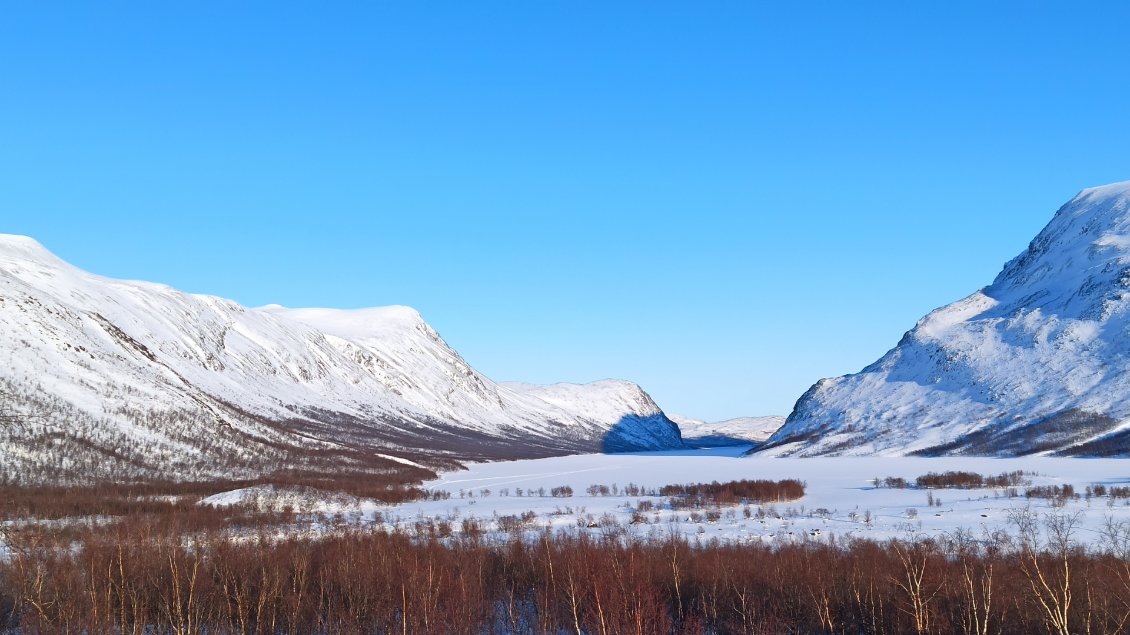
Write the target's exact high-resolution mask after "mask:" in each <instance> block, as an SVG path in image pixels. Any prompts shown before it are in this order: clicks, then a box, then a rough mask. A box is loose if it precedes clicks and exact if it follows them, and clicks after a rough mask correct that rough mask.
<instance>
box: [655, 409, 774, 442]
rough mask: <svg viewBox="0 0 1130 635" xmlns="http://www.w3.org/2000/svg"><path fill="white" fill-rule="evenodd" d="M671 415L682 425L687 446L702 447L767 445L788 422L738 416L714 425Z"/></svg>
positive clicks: (681, 428)
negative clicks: (775, 433) (745, 444)
mask: <svg viewBox="0 0 1130 635" xmlns="http://www.w3.org/2000/svg"><path fill="white" fill-rule="evenodd" d="M667 416H668V417H670V419H671V420H672V421H674V422H675V423H677V424H678V425H679V431H680V432H682V434H683V439H684V440H685V441H686V442H687V443H689V444H693V445H698V446H703V445H738V444H743V443H763V442H764V441H765V440H766V439H768V438H769V437H771V436H772V435H773V433H774V432H776V431H777V429H778V428H780V427H781V424H783V423H784V422H785V418H784V417H778V416H766V417H737V418H734V419H726V420H725V421H713V422H707V421H703V420H701V419H692V418H691V417H684V416H681V415H667Z"/></svg>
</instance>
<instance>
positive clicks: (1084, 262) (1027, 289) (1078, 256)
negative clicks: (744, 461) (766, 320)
mask: <svg viewBox="0 0 1130 635" xmlns="http://www.w3.org/2000/svg"><path fill="white" fill-rule="evenodd" d="M1128 347H1130V182H1125V183H1117V184H1113V185H1109V186H1104V187H1099V188H1092V189H1088V190H1084V191H1083V192H1081V193H1080V194H1079V195H1078V196H1076V197H1075V198H1074V199H1072V200H1071V201H1070V202H1068V203H1067V204H1066V205H1064V206H1063V207H1062V208H1060V210H1059V211H1058V212H1057V213H1056V214H1055V217H1054V218H1053V219H1052V220H1051V222H1050V223H1049V224H1048V225H1047V227H1046V228H1044V230H1043V231H1041V232H1040V234H1039V235H1038V236H1037V237H1036V238H1035V239H1034V240H1033V241H1032V243H1031V245H1029V247H1028V249H1027V250H1026V251H1025V252H1024V253H1022V254H1021V255H1019V256H1018V257H1016V258H1014V259H1013V260H1012V261H1010V262H1009V263H1007V264H1006V265H1005V267H1004V269H1003V270H1002V271H1001V273H1000V274H999V275H998V276H997V278H996V280H995V281H994V282H993V283H992V284H991V285H990V286H988V287H986V288H984V289H982V290H980V291H977V292H975V293H973V294H972V295H970V296H968V297H966V298H964V299H962V300H959V301H957V302H954V303H953V304H950V305H948V306H945V307H942V308H940V309H937V310H936V311H933V312H931V313H930V314H929V315H928V316H926V317H925V318H923V319H922V320H921V321H919V323H918V324H917V325H916V326H915V327H914V328H913V329H912V330H911V331H910V332H908V333H907V334H906V335H905V336H904V337H903V338H902V340H901V341H900V342H899V343H898V344H897V345H896V346H895V348H893V349H892V350H891V351H889V352H888V353H887V354H886V355H884V356H883V357H882V358H881V359H879V360H878V361H877V362H875V363H874V364H872V365H870V366H868V367H867V368H865V369H863V370H862V371H861V372H859V373H857V374H854V375H848V376H845V377H840V378H836V379H827V380H821V381H820V382H818V383H817V384H815V385H814V386H813V387H812V388H811V389H810V390H809V391H808V392H807V393H806V394H805V395H804V396H802V397H801V399H800V400H799V401H798V402H797V405H796V407H795V408H794V411H793V413H792V415H790V417H789V419H788V420H787V422H786V423H785V425H784V426H783V427H782V428H781V430H780V431H778V432H777V433H776V434H775V435H774V436H773V437H772V438H771V439H770V440H769V442H768V444H767V445H768V446H769V448H770V449H768V450H766V452H767V453H770V454H777V455H782V454H804V455H817V454H845V455H853V454H854V455H869V454H875V453H879V454H887V455H901V454H907V453H910V452H915V451H925V452H937V451H950V452H959V451H960V452H971V453H978V454H986V453H988V454H993V453H998V452H1000V453H1005V454H1016V453H1025V452H1030V451H1037V452H1051V451H1065V452H1089V451H1100V452H1103V453H1110V452H1119V453H1126V452H1128V451H1130V444H1127V443H1126V442H1125V441H1119V442H1118V443H1109V444H1108V445H1107V446H1106V447H1105V448H1103V449H1099V450H1094V447H1095V446H1082V444H1084V443H1087V442H1088V441H1095V440H1099V439H1104V438H1108V437H1110V435H1113V434H1115V433H1117V432H1119V431H1120V430H1122V429H1124V428H1126V427H1127V426H1130V372H1128V371H1130V357H1128V356H1127V355H1126V354H1125V351H1126V350H1127V348H1128ZM1065 414H1066V415H1071V416H1073V417H1074V419H1072V422H1070V423H1067V424H1065V425H1069V426H1074V427H1073V428H1072V429H1071V430H1067V431H1066V432H1064V431H1056V432H1055V433H1054V434H1052V433H1051V432H1047V433H1045V432H1042V431H1041V429H1040V428H1039V426H1040V425H1041V422H1042V421H1044V420H1047V419H1049V418H1051V417H1056V416H1063V415H1065ZM1031 426H1035V427H1031ZM1046 427H1047V428H1049V429H1050V428H1054V427H1055V426H1054V424H1048V426H1046ZM970 435H973V436H970ZM986 438H987V439H989V440H988V441H986V440H985V439H986ZM939 446H944V447H942V448H941V449H939Z"/></svg>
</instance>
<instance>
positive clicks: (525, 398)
mask: <svg viewBox="0 0 1130 635" xmlns="http://www.w3.org/2000/svg"><path fill="white" fill-rule="evenodd" d="M577 390H578V394H577V395H576V397H577V398H578V399H581V402H580V403H571V402H570V401H569V400H568V399H559V400H546V399H542V398H540V397H538V396H537V394H535V393H532V392H531V391H515V390H512V389H510V388H507V387H505V386H501V385H499V384H496V383H494V382H492V381H491V380H489V379H488V378H486V377H484V376H482V375H481V374H479V373H478V372H476V371H475V370H474V369H473V368H471V367H470V366H469V365H468V364H467V363H466V362H465V361H464V360H463V359H462V358H461V357H460V356H459V354H458V353H457V352H455V351H454V350H453V349H451V348H450V347H449V346H448V345H447V344H446V343H445V342H444V341H443V340H442V339H441V338H440V337H439V335H438V334H437V333H436V332H435V330H434V329H432V328H431V327H430V326H429V325H428V324H427V323H425V322H424V321H423V320H422V319H421V318H420V316H419V314H418V313H416V312H415V311H414V310H412V309H409V308H406V307H383V308H378V309H363V310H357V311H340V310H332V309H284V308H282V307H277V306H271V307H263V308H260V309H250V308H246V307H243V306H240V305H239V304H237V303H235V302H232V301H230V300H224V299H222V298H216V297H211V296H201V295H191V294H186V293H181V292H179V291H177V290H175V289H172V288H170V287H167V286H163V285H158V284H151V283H146V282H129V281H120V280H111V279H107V278H102V277H99V276H95V275H91V274H88V273H86V272H83V271H81V270H78V269H76V268H74V267H72V266H70V265H68V264H66V263H65V262H63V261H61V260H59V259H58V258H56V257H55V256H54V255H52V254H51V253H49V252H48V251H47V250H45V249H44V248H43V247H42V246H40V245H39V244H38V243H36V242H35V241H34V240H31V239H29V238H24V237H19V236H4V235H0V398H2V397H6V398H4V399H3V403H5V404H6V406H5V407H6V408H7V409H9V410H15V411H17V412H20V413H23V414H24V415H25V416H23V417H21V421H22V422H23V423H22V424H21V425H19V426H8V427H7V428H6V429H5V430H3V431H2V432H3V435H4V436H0V463H3V464H4V465H5V466H6V467H7V468H9V469H10V470H11V471H14V472H20V473H25V474H30V473H31V472H33V471H34V470H33V469H32V468H35V469H48V466H49V465H51V464H53V462H54V463H59V464H60V465H59V467H58V470H61V471H62V472H68V473H74V474H81V473H83V472H84V470H86V469H87V468H88V467H90V466H91V465H96V464H100V462H109V463H110V464H113V465H117V466H118V468H117V469H121V470H124V471H125V473H127V474H138V475H152V474H154V473H157V472H161V473H164V472H167V471H185V470H187V471H189V472H191V473H198V472H202V473H210V474H223V475H228V474H234V473H239V474H244V473H254V472H256V471H257V470H258V469H260V467H261V465H260V464H261V463H263V462H264V461H267V460H272V461H276V460H277V461H283V462H285V461H286V460H287V458H286V457H288V456H289V457H293V455H294V452H295V451H296V449H297V448H300V449H302V451H304V452H319V451H325V450H328V449H334V448H336V449H341V448H346V449H351V450H353V449H361V450H366V451H368V450H371V449H376V448H379V449H385V450H389V449H391V450H401V451H403V452H408V453H411V452H419V451H422V452H425V453H430V454H433V455H447V456H454V457H461V458H503V457H509V456H542V455H547V454H561V453H569V452H581V451H599V450H602V449H603V448H604V447H605V444H606V441H608V439H609V438H613V439H617V440H620V439H624V440H625V441H624V442H623V443H619V442H618V443H617V444H616V445H617V447H622V448H623V449H654V448H665V447H672V446H676V447H677V446H681V441H680V440H679V437H678V432H677V428H676V426H675V425H674V424H673V423H672V422H670V421H669V420H667V419H666V417H665V416H664V415H663V413H662V411H660V410H659V408H658V407H657V406H655V404H654V403H653V402H651V400H650V398H646V400H645V401H646V403H644V404H642V405H640V404H638V403H637V402H638V401H639V399H640V395H642V394H643V393H642V391H640V390H639V388H638V387H637V386H635V385H633V384H629V383H627V382H610V383H605V382H602V383H600V384H598V385H596V386H594V387H591V388H588V389H586V388H584V387H579V388H578V389H577ZM644 397H646V395H644ZM604 400H608V403H605V401H604ZM590 402H591V403H590ZM592 404H598V405H599V407H595V406H592ZM631 404H636V405H634V406H633V405H631ZM641 408H642V410H641ZM644 410H646V411H647V416H645V417H642V418H641V417H639V416H638V415H640V413H641V412H643V411H644ZM27 415H34V416H27ZM622 429H627V430H628V431H630V434H628V435H627V436H625V435H624V434H623V431H622ZM50 439H61V440H62V441H59V443H61V444H62V445H65V446H66V447H67V448H68V450H67V452H69V453H70V454H69V455H66V456H63V455H60V456H55V457H54V458H51V456H49V455H50V454H51V451H50V449H49V448H50V447H51V443H49V442H48V440H50ZM403 452H402V453H403ZM63 454H66V453H63ZM72 456H73V458H71V457H72ZM228 463H230V464H231V465H232V466H235V467H230V469H229V467H228V466H227V464H228ZM79 464H81V465H79ZM84 466H85V467H84ZM170 466H177V467H175V468H174V467H170ZM106 469H109V468H106Z"/></svg>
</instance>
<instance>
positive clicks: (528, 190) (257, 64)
mask: <svg viewBox="0 0 1130 635" xmlns="http://www.w3.org/2000/svg"><path fill="white" fill-rule="evenodd" d="M1128 25H1130V4H1127V3H1109V4H1104V3H1060V4H1059V5H1058V6H1057V5H1052V4H1045V3H1041V2H1018V3H998V2H969V3H957V2H935V3H925V2H921V3H916V2H901V1H900V2H892V3H880V2H866V3H859V2H853V3H848V2H826V3H824V2H821V3H799V2H798V3H793V2H781V3H757V2H744V1H743V2H685V3H675V2H662V1H660V2H655V1H648V2H604V1H601V2H580V1H575V0H574V1H568V2H530V1H521V2H519V1H514V2H493V1H481V2H479V1H476V2H466V1H462V0H460V1H458V2H407V1H405V2H395V3H393V2H389V3H378V2H358V3H346V2H310V3H305V4H299V3H278V2H264V3H258V4H256V3H247V2H216V3H205V2H191V3H187V2H178V3H174V2H147V3H136V4H124V3H115V2H105V3H102V2H98V3H75V4H74V5H68V4H67V3H63V2H58V3H56V2H52V3H45V2H37V1H32V2H8V3H4V5H3V7H0V231H3V232H8V233H21V234H28V235H31V236H33V237H35V238H37V239H38V240H39V241H40V242H42V243H44V244H45V245H46V246H47V247H48V248H49V249H51V250H52V251H54V252H55V253H57V254H58V255H59V256H61V257H62V258H64V259H66V260H68V261H70V262H72V263H74V264H76V265H78V266H80V267H82V268H84V269H87V270H90V271H93V272H96V273H100V274H103V275H109V276H114V277H125V278H138V279H145V280H153V281H158V282H164V283H167V284H171V285H173V286H175V287H178V288H181V289H184V290H188V291H192V292H199V293H209V294H215V295H220V296H225V297H230V298H233V299H235V300H238V301H239V302H242V303H244V304H247V305H252V306H256V305H262V304H267V303H279V304H284V305H287V306H295V307H297V306H327V307H342V308H350V307H361V306H371V305H383V304H406V305H410V306H413V307H416V308H417V309H419V310H420V312H421V313H422V314H423V315H424V317H425V319H427V320H428V321H429V322H430V323H431V324H433V325H434V326H435V327H436V328H437V330H438V331H439V332H440V333H441V334H442V335H443V336H444V337H445V338H446V339H447V340H448V341H449V342H450V343H451V344H452V345H453V346H454V347H455V348H456V349H458V350H459V351H461V352H462V353H463V355H464V357H466V358H467V360H468V361H469V362H470V363H471V364H473V365H474V366H476V367H477V368H478V369H480V370H481V371H483V372H484V373H486V374H487V375H488V376H490V377H492V378H494V379H498V380H524V381H532V382H555V381H589V380H595V379H600V378H604V377H619V378H626V379H631V380H634V381H637V382H639V383H640V384H642V385H643V386H644V388H645V389H647V390H648V391H649V392H650V393H651V394H652V395H653V396H654V397H655V398H656V399H657V401H658V402H659V403H660V405H661V406H663V407H664V408H665V409H667V410H668V411H670V412H676V413H681V414H685V415H690V416H696V417H702V418H708V419H721V418H728V417H733V416H740V415H754V414H772V413H777V414H787V413H788V412H789V411H790V410H791V408H792V405H793V402H794V401H795V400H796V398H797V397H799V396H800V394H801V393H802V392H803V391H804V390H805V389H807V388H808V386H809V385H810V384H812V383H813V382H814V381H816V380H817V379H819V378H821V377H825V376H832V375H838V374H844V373H849V372H855V371H857V370H859V369H860V368H861V367H863V366H864V365H866V364H868V363H870V362H872V361H874V360H875V359H876V358H878V357H879V356H880V355H882V354H883V353H884V352H885V351H886V350H888V349H889V348H890V347H891V346H893V345H894V344H895V343H896V342H897V341H898V339H899V337H900V336H901V335H902V333H903V332H904V331H906V330H907V329H909V328H910V327H912V326H913V324H914V322H915V321H916V320H917V319H918V318H919V317H921V316H922V315H923V314H925V313H926V312H928V311H930V310H931V309H933V308H935V307H937V306H940V305H943V304H946V303H948V302H951V301H953V300H956V299H958V298H961V297H963V296H965V295H967V294H968V293H970V292H972V291H974V290H976V289H978V288H979V287H981V286H983V285H985V284H987V283H989V282H990V281H991V280H992V278H993V277H994V276H995V275H996V273H997V271H998V270H999V269H1000V266H1001V265H1002V264H1003V263H1004V262H1005V261H1006V260H1008V259H1009V258H1011V257H1013V256H1015V255H1016V254H1017V253H1019V252H1020V251H1021V250H1022V249H1023V248H1024V247H1025V246H1026V244H1027V242H1028V241H1029V240H1030V239H1031V238H1032V237H1033V236H1035V234H1036V232H1037V231H1039V229H1040V228H1041V227H1042V226H1043V225H1044V224H1045V223H1046V222H1047V221H1048V220H1049V219H1050V218H1051V216H1052V214H1053V213H1054V212H1055V210H1056V208H1057V207H1058V206H1059V205H1060V204H1062V203H1063V202H1065V201H1066V200H1067V199H1069V198H1070V197H1071V196H1073V195H1074V194H1075V193H1076V192H1077V191H1078V190H1079V189H1081V188H1083V187H1087V186H1091V185H1098V184H1103V183H1108V182H1113V181H1121V180H1127V179H1130V152H1128V149H1130V143H1128V142H1130V80H1128V77H1130V35H1128V34H1130V31H1128Z"/></svg>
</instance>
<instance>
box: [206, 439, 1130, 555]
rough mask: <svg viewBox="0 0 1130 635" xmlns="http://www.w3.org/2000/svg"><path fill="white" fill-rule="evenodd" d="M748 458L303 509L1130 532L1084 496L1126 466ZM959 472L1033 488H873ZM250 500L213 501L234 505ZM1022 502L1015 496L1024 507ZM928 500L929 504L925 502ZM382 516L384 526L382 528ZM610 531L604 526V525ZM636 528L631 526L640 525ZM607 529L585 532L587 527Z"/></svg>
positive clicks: (438, 484)
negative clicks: (710, 505) (1018, 524)
mask: <svg viewBox="0 0 1130 635" xmlns="http://www.w3.org/2000/svg"><path fill="white" fill-rule="evenodd" d="M746 449H747V447H746V446H742V447H727V448H717V449H704V450H688V451H675V452H648V453H637V454H595V455H575V456H564V457H555V458H548V459H536V460H527V461H506V462H497V463H476V464H470V465H469V466H468V469H467V470H460V471H453V472H445V473H443V474H441V475H440V477H439V478H438V479H436V480H433V481H429V482H426V483H424V487H425V488H426V489H427V490H429V491H433V492H435V491H442V492H447V493H449V494H450V498H448V499H446V500H426V501H416V502H411V503H405V504H401V505H391V506H390V505H383V504H377V503H360V504H357V503H355V502H354V503H350V502H347V501H344V500H337V501H318V502H317V503H316V504H313V505H312V506H311V505H310V504H309V501H308V502H307V505H308V506H307V509H313V510H316V511H321V512H328V513H337V512H340V513H342V514H343V515H345V516H352V518H353V520H362V521H363V522H373V521H374V520H376V521H377V522H380V523H383V524H385V525H387V526H389V527H395V528H400V529H405V530H414V529H415V528H417V526H418V525H419V524H420V523H424V524H427V522H428V521H429V520H430V521H432V522H435V523H441V522H446V523H449V525H450V527H451V528H452V530H453V531H454V532H455V533H458V532H459V531H461V529H462V525H463V521H464V520H475V521H478V522H479V523H481V525H482V527H483V529H484V530H486V531H487V532H488V533H489V532H496V531H497V528H498V525H499V519H500V518H502V519H503V521H504V522H505V521H506V518H505V517H507V516H521V515H522V514H527V513H528V512H532V513H533V514H532V515H528V517H529V520H528V522H527V525H526V526H527V528H528V530H529V531H531V532H534V531H539V530H542V529H544V528H546V527H547V526H548V527H551V528H553V529H555V530H556V529H568V530H571V531H590V532H594V533H600V532H606V531H608V530H609V528H614V527H616V526H618V527H621V528H623V529H624V530H625V531H626V532H627V533H628V534H629V535H633V536H636V537H640V538H644V537H647V536H649V535H653V536H668V535H671V534H673V533H674V534H679V535H683V536H686V537H687V538H689V539H691V540H694V539H700V540H709V539H711V538H718V539H720V540H729V541H739V542H748V541H766V542H775V541H776V542H779V541H798V540H821V541H827V540H833V539H837V540H838V539H845V538H850V537H859V538H870V539H876V540H883V539H886V538H907V537H915V536H929V535H942V534H945V533H952V532H954V531H955V530H957V529H959V528H963V529H966V530H969V531H970V532H972V534H973V536H974V537H978V538H987V537H989V536H991V535H992V534H993V533H994V532H999V531H1001V530H1004V531H1007V532H1009V533H1012V534H1015V528H1014V527H1012V526H1011V525H1010V522H1009V513H1010V510H1017V509H1023V508H1025V507H1028V508H1029V509H1030V510H1031V511H1034V512H1036V513H1038V514H1040V515H1044V514H1055V513H1071V514H1073V513H1076V512H1079V513H1080V527H1079V530H1078V532H1077V533H1076V538H1077V539H1078V540H1079V541H1081V542H1084V543H1091V544H1094V543H1097V542H1098V541H1099V540H1100V539H1101V536H1102V528H1103V526H1104V525H1105V524H1106V523H1107V520H1108V519H1109V518H1113V519H1114V520H1115V521H1116V522H1130V503H1128V501H1127V500H1126V499H1117V500H1112V499H1110V498H1108V497H1098V496H1096V497H1087V496H1085V495H1084V494H1085V492H1086V490H1087V488H1088V486H1093V485H1095V484H1101V485H1106V486H1107V487H1111V486H1127V485H1130V460H1126V459H1075V458H1048V457H1025V458H1013V459H996V458H980V457H968V458H967V457H962V458H953V457H947V458H910V457H830V458H828V457H825V458H804V459H793V458H747V457H742V456H741V454H742V453H743V452H744V451H745V450H746ZM952 470H961V471H967V472H976V473H979V474H982V475H984V476H996V475H998V474H1001V473H1004V472H1013V471H1017V470H1019V471H1023V472H1026V473H1030V474H1027V475H1026V476H1025V478H1026V479H1028V480H1029V481H1030V483H1028V484H1027V485H1021V486H1018V487H1016V488H1015V489H1014V491H1013V495H1012V496H1010V495H1009V491H1008V489H1007V488H984V489H936V490H925V489H913V488H911V489H892V488H884V487H875V485H874V480H875V479H876V478H886V477H902V478H904V479H906V480H907V481H909V482H911V483H913V482H914V479H915V478H916V477H918V476H921V475H924V474H927V473H930V472H945V471H952ZM786 478H795V479H798V480H801V481H804V482H805V483H806V494H805V496H804V497H803V498H801V499H799V500H796V501H791V502H784V503H775V504H767V505H750V506H748V507H749V515H748V517H747V515H746V513H745V512H746V509H745V506H740V505H739V506H736V507H723V508H722V515H721V518H718V519H717V520H715V521H713V522H711V521H710V520H709V519H707V518H706V517H705V514H703V513H702V512H700V513H699V514H693V515H692V511H691V510H672V509H670V507H669V505H667V501H668V499H667V498H666V497H662V496H646V495H629V494H627V493H625V491H624V490H625V488H626V487H628V486H631V485H635V486H638V487H641V488H643V489H645V490H652V489H657V488H659V487H661V486H663V485H669V484H684V483H709V482H711V481H720V482H725V481H731V480H739V479H771V480H781V479H786ZM1065 484H1069V485H1072V486H1074V488H1075V490H1076V492H1077V493H1078V494H1079V497H1078V498H1077V499H1071V500H1068V501H1066V503H1064V504H1063V505H1061V506H1057V505H1055V504H1053V503H1052V502H1051V501H1049V500H1047V499H1043V498H1032V499H1028V498H1025V496H1024V492H1025V490H1026V489H1027V488H1028V487H1035V486H1046V485H1056V486H1063V485H1065ZM593 485H596V486H601V485H603V486H608V489H609V494H608V495H601V494H597V495H592V494H590V493H589V492H588V490H589V489H590V486H593ZM561 486H569V487H570V488H572V490H573V494H572V496H569V497H560V496H552V495H551V491H552V489H553V488H557V487H561ZM246 494H247V492H246V491H242V490H241V491H236V492H229V493H225V494H219V495H217V496H215V497H212V499H211V500H213V501H215V502H221V501H224V500H227V501H234V500H238V499H240V498H242V497H243V496H245V495H246ZM1016 494H1019V495H1018V496H1017V495H1016ZM931 500H933V504H932V505H931V504H930V501H931ZM647 501H650V502H651V505H652V506H653V509H651V510H648V511H647V512H645V513H643V514H642V518H644V519H646V522H642V523H641V522H637V523H636V524H632V523H631V521H632V519H633V513H634V512H636V511H637V510H639V508H640V504H641V502H642V503H644V504H645V507H646V502H647ZM378 514H379V516H378ZM602 519H603V522H602ZM640 519H641V517H640V516H636V520H637V521H639V520H640ZM592 524H596V525H603V526H599V527H589V526H588V525H592Z"/></svg>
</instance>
